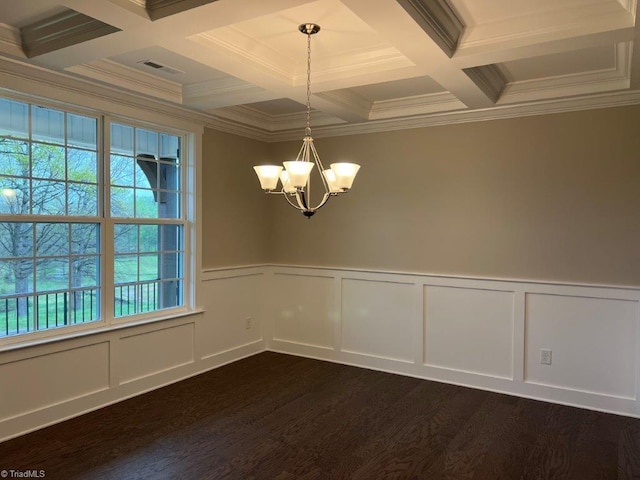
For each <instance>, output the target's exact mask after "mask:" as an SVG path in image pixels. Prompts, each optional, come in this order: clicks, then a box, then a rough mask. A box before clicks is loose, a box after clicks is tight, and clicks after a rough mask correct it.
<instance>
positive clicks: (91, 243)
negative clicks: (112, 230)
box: [71, 223, 100, 254]
mask: <svg viewBox="0 0 640 480" xmlns="http://www.w3.org/2000/svg"><path fill="white" fill-rule="evenodd" d="M98 229H99V226H98V225H95V224H92V223H72V224H71V253H73V254H79V253H84V254H89V253H99V250H100V249H99V245H100V244H99V236H98V231H99V230H98Z"/></svg>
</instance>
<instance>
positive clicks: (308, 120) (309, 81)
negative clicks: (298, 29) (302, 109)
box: [305, 32, 311, 135]
mask: <svg viewBox="0 0 640 480" xmlns="http://www.w3.org/2000/svg"><path fill="white" fill-rule="evenodd" d="M305 132H306V134H307V135H311V32H307V128H306V130H305Z"/></svg>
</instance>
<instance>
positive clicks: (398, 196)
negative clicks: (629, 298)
mask: <svg viewBox="0 0 640 480" xmlns="http://www.w3.org/2000/svg"><path fill="white" fill-rule="evenodd" d="M298 144H299V142H286V143H279V144H272V145H269V146H268V148H269V149H270V151H271V157H272V158H283V159H284V158H289V157H291V156H292V155H295V152H297V149H298V148H299V145H298ZM316 146H317V149H318V152H319V154H320V157H321V158H322V159H323V161H324V162H325V163H330V162H332V161H337V160H341V159H348V160H351V161H355V162H358V163H360V164H361V165H362V169H361V171H360V174H359V177H358V178H357V180H356V184H355V187H354V189H353V191H352V192H350V193H349V194H348V195H345V196H342V197H338V198H333V199H331V200H330V202H329V204H328V205H327V206H325V207H324V208H323V209H322V210H321V211H320V212H319V213H318V214H317V215H316V216H315V217H313V218H312V219H310V220H307V219H306V218H304V217H303V216H302V215H301V214H299V213H296V212H295V211H294V210H293V209H292V208H291V207H287V206H286V205H284V202H283V201H276V199H275V198H270V199H267V200H272V203H273V204H274V205H273V215H274V224H273V227H272V233H271V235H270V247H269V251H270V257H269V258H270V260H271V261H272V262H274V263H282V264H296V265H320V266H337V267H356V268H367V269H380V270H392V271H413V272H422V273H436V274H438V273H442V274H455V275H469V276H480V277H501V278H520V279H532V280H538V279H539V280H551V281H555V280H558V281H569V282H587V283H598V284H625V285H636V286H637V285H640V107H637V106H634V107H623V108H615V109H604V110H591V111H584V112H574V113H563V114H555V115H546V116H537V117H528V118H516V119H508V120H499V121H488V122H478V123H469V124H458V125H448V126H441V127H431V128H423V129H413V130H403V131H397V132H387V133H376V134H368V135H356V136H344V137H335V138H329V139H318V140H316ZM247 175H248V174H247ZM251 188H253V189H255V185H251Z"/></svg>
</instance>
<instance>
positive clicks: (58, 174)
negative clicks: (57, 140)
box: [31, 143, 65, 180]
mask: <svg viewBox="0 0 640 480" xmlns="http://www.w3.org/2000/svg"><path fill="white" fill-rule="evenodd" d="M31 176H32V177H34V178H47V179H52V180H64V179H65V158H64V147H56V146H53V145H43V144H41V143H34V144H33V145H32V146H31Z"/></svg>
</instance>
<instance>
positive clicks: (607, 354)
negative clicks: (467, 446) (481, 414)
mask: <svg viewBox="0 0 640 480" xmlns="http://www.w3.org/2000/svg"><path fill="white" fill-rule="evenodd" d="M265 276H266V277H265V278H266V279H267V283H268V286H267V289H268V290H269V291H270V296H271V301H272V302H273V304H272V305H271V306H270V311H269V313H268V314H267V315H269V314H272V313H273V312H278V311H279V309H282V308H284V307H285V306H286V305H288V303H287V302H289V303H290V300H287V295H286V294H284V293H282V291H281V290H280V288H281V287H282V285H281V283H279V282H278V281H275V282H272V281H271V280H270V279H271V278H272V277H273V278H279V279H282V278H287V279H289V280H291V281H292V282H295V285H296V287H295V288H296V291H295V292H294V293H296V298H299V297H298V295H297V292H298V291H299V292H301V293H302V294H303V295H304V298H303V300H301V302H300V305H301V306H302V308H303V309H313V308H314V307H313V306H314V305H321V306H322V307H321V308H320V310H318V311H323V312H324V317H318V316H317V315H316V316H315V317H314V322H316V325H320V324H322V323H323V321H330V322H331V323H332V325H333V329H332V331H333V332H334V338H333V342H330V341H329V339H328V338H327V335H328V332H329V330H328V329H326V330H318V329H316V330H314V329H310V330H305V332H304V339H301V338H300V339H298V338H296V337H295V336H289V337H287V338H282V335H280V336H278V335H274V337H273V338H272V339H269V338H268V332H266V333H265V335H267V337H266V343H267V345H268V349H269V350H273V351H278V352H282V353H290V354H294V355H302V356H307V357H311V358H318V359H322V360H328V361H333V362H339V363H344V364H349V365H356V366H361V367H366V368H372V369H376V370H382V371H388V372H393V373H398V374H403V375H410V376H415V377H419V378H425V379H430V380H436V381H442V382H447V383H452V384H457V385H464V386H468V387H474V388H481V389H485V390H491V391H497V392H502V393H507V394H513V395H518V396H522V397H527V398H535V399H540V400H546V401H551V402H556V403H562V404H568V405H573V406H579V407H584V408H591V409H595V410H602V411H608V412H613V413H619V414H624V415H631V416H638V417H640V401H639V399H640V394H639V391H640V289H638V288H636V287H621V286H607V285H578V284H569V283H552V282H543V281H533V280H531V281H529V280H522V279H513V280H510V279H483V278H469V277H456V276H449V275H429V274H421V273H407V272H381V271H372V270H358V269H340V268H329V267H309V266H278V265H271V266H265ZM270 276H271V277H270ZM318 279H321V281H320V284H321V285H322V288H318V284H319V283H318V282H319V280H318ZM331 284H332V287H331ZM336 292H339V295H336ZM274 321H275V323H276V324H277V322H278V321H279V320H278V316H277V313H276V317H275V320H274ZM288 328H290V329H293V328H294V325H293V324H292V325H289V326H288ZM301 335H302V334H301ZM549 342H550V343H549ZM332 343H333V348H330V346H331V344H332ZM541 348H549V349H551V350H552V364H551V365H541V364H540V349H541Z"/></svg>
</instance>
